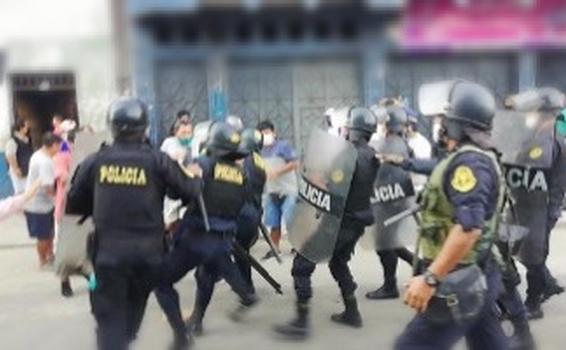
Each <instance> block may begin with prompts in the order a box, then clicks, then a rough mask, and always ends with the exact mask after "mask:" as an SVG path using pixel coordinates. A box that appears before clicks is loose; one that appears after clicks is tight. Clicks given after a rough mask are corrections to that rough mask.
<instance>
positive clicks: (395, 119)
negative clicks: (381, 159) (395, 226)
mask: <svg viewBox="0 0 566 350" xmlns="http://www.w3.org/2000/svg"><path fill="white" fill-rule="evenodd" d="M386 111H387V122H386V123H385V128H386V135H385V139H383V140H382V141H381V142H383V143H388V142H391V143H394V142H396V141H400V142H398V143H401V144H404V145H405V147H404V149H399V150H396V151H397V152H400V153H401V154H403V155H405V156H406V157H405V158H412V151H411V149H410V147H409V145H408V144H407V142H406V140H405V138H404V135H405V132H406V130H407V128H408V123H409V119H408V116H407V113H406V112H405V110H404V109H403V108H402V107H401V106H390V107H387V109H386ZM376 147H378V148H379V145H376ZM384 169H385V168H382V169H381V170H382V171H383V170H384ZM378 181H379V180H378ZM399 234H403V233H402V232H401V233H399ZM377 255H378V256H379V259H380V261H381V265H382V266H383V281H384V282H383V286H381V287H380V288H378V289H377V290H375V291H373V292H369V293H367V294H366V298H368V299H371V300H381V299H396V298H398V297H399V291H398V289H397V277H396V276H397V263H398V258H400V259H402V260H403V261H405V262H407V263H408V264H409V265H411V264H412V262H413V253H411V252H410V251H409V250H408V249H407V248H404V247H402V248H397V249H383V250H378V251H377Z"/></svg>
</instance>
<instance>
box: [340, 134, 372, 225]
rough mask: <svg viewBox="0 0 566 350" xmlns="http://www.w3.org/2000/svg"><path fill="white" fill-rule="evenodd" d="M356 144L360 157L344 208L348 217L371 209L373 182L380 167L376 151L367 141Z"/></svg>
mask: <svg viewBox="0 0 566 350" xmlns="http://www.w3.org/2000/svg"><path fill="white" fill-rule="evenodd" d="M354 145H355V146H356V150H357V151H358V159H357V162H356V169H355V170H354V176H353V178H352V184H351V185H350V192H349V193H348V197H347V199H346V207H345V208H344V212H345V216H346V217H348V216H352V215H353V216H356V214H357V213H360V212H364V211H368V210H369V208H370V197H371V195H372V194H373V192H374V190H373V184H374V181H375V177H376V175H377V170H378V169H379V161H378V160H377V159H376V158H375V151H374V150H373V149H372V148H371V147H369V146H368V144H367V142H365V141H359V142H356V143H355V144H354Z"/></svg>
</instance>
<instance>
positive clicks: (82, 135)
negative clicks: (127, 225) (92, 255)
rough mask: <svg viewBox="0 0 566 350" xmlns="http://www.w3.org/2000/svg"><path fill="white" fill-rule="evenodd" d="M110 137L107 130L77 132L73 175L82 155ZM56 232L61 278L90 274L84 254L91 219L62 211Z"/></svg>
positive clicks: (86, 255) (90, 269) (57, 267)
mask: <svg viewBox="0 0 566 350" xmlns="http://www.w3.org/2000/svg"><path fill="white" fill-rule="evenodd" d="M109 140H110V134H109V133H107V132H99V133H92V132H87V131H83V132H79V133H78V134H77V135H76V137H75V143H74V144H73V147H72V163H71V172H70V173H71V174H74V172H75V170H76V168H77V166H78V165H79V164H80V163H81V162H82V161H83V160H84V159H85V158H87V157H88V156H89V155H91V154H93V153H95V152H97V151H98V150H99V149H100V146H101V145H102V144H103V143H104V142H108V141H109ZM69 182H70V181H69ZM69 185H70V183H67V186H69ZM83 221H84V222H83ZM56 231H57V244H56V254H55V270H56V272H57V273H58V274H59V275H61V276H63V277H66V276H69V275H72V274H75V273H81V274H85V273H86V274H88V273H90V272H91V271H92V266H91V263H90V261H89V257H88V254H87V241H88V237H89V235H90V234H92V232H94V227H93V224H92V221H91V219H88V220H81V217H80V216H77V215H68V214H65V215H63V218H62V220H61V221H60V222H57V223H56Z"/></svg>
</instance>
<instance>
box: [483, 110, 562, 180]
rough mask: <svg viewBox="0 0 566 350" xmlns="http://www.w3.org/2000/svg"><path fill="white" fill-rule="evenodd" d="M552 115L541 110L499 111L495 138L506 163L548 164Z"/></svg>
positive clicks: (534, 165)
mask: <svg viewBox="0 0 566 350" xmlns="http://www.w3.org/2000/svg"><path fill="white" fill-rule="evenodd" d="M554 123H555V118H554V116H552V115H549V114H544V113H539V112H531V113H525V112H517V111H498V112H497V113H496V115H495V118H494V120H493V131H492V134H491V135H492V140H493V142H494V144H495V147H496V148H497V150H498V151H499V152H501V162H502V163H503V164H506V165H520V166H525V167H535V168H543V169H546V168H549V167H550V166H551V164H552V148H553V143H554Z"/></svg>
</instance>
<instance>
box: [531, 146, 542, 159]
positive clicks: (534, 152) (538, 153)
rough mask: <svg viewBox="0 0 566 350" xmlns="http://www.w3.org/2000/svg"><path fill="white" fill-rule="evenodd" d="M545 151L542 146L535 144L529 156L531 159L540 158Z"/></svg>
mask: <svg viewBox="0 0 566 350" xmlns="http://www.w3.org/2000/svg"><path fill="white" fill-rule="evenodd" d="M543 153H544V152H543V150H542V148H540V147H538V146H535V147H533V148H531V150H530V152H529V157H530V158H531V159H539V158H540V157H541V156H542V154H543Z"/></svg>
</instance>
